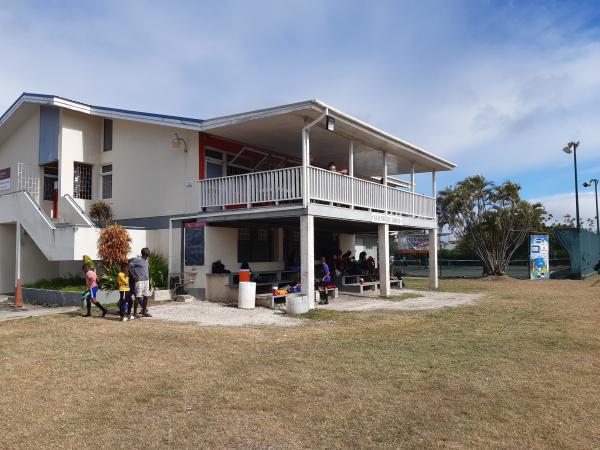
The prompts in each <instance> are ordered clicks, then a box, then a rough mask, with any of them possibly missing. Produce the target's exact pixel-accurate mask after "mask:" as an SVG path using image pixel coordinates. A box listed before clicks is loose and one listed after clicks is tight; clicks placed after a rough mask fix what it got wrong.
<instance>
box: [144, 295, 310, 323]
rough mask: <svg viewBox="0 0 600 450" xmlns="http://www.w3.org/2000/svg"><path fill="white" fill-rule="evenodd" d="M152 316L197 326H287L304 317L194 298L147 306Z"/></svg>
mask: <svg viewBox="0 0 600 450" xmlns="http://www.w3.org/2000/svg"><path fill="white" fill-rule="evenodd" d="M150 312H151V313H152V319H154V320H169V321H174V322H197V323H199V324H200V325H223V326H234V327H236V326H237V327H239V326H244V325H276V326H282V327H290V326H294V325H300V324H301V323H302V322H303V320H300V319H294V318H292V317H288V316H286V314H285V312H284V311H282V310H271V309H267V308H255V309H249V310H248V309H238V308H236V307H233V306H226V305H223V304H221V303H212V302H204V301H195V302H192V303H169V304H166V305H160V306H155V307H153V308H150Z"/></svg>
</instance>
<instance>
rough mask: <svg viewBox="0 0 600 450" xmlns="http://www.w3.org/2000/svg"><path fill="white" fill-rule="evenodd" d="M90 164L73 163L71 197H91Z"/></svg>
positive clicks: (85, 198) (84, 198)
mask: <svg viewBox="0 0 600 450" xmlns="http://www.w3.org/2000/svg"><path fill="white" fill-rule="evenodd" d="M92 167H93V166H92V165H91V164H84V163H79V162H76V163H74V164H73V197H74V198H81V199H83V200H91V199H92Z"/></svg>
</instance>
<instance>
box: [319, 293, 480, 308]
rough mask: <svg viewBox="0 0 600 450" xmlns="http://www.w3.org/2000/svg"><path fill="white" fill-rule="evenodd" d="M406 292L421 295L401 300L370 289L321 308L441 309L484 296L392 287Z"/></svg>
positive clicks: (345, 295) (396, 294)
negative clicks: (391, 299) (366, 292)
mask: <svg viewBox="0 0 600 450" xmlns="http://www.w3.org/2000/svg"><path fill="white" fill-rule="evenodd" d="M404 294H415V295H421V297H418V298H410V299H406V300H400V301H390V300H384V299H382V298H380V297H378V295H379V294H378V293H374V292H373V293H371V292H370V291H369V293H368V294H366V295H362V296H361V295H348V294H341V295H340V296H339V297H338V298H336V299H335V300H332V301H331V302H330V303H329V305H322V306H319V308H324V309H331V310H335V311H371V310H375V309H393V310H402V311H418V310H426V309H440V308H448V307H453V306H460V305H465V304H468V303H473V302H475V301H477V300H479V299H481V298H482V295H481V294H462V293H455V292H433V291H427V292H424V291H413V290H410V289H392V297H393V296H401V295H404Z"/></svg>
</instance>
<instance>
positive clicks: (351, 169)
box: [348, 140, 354, 177]
mask: <svg viewBox="0 0 600 450" xmlns="http://www.w3.org/2000/svg"><path fill="white" fill-rule="evenodd" d="M348 175H350V176H351V177H353V176H354V141H352V140H351V141H350V145H349V146H348Z"/></svg>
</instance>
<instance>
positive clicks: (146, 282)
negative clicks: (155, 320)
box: [130, 247, 152, 317]
mask: <svg viewBox="0 0 600 450" xmlns="http://www.w3.org/2000/svg"><path fill="white" fill-rule="evenodd" d="M149 256H150V250H149V249H148V248H147V247H144V248H143V249H142V256H141V257H139V258H134V259H133V261H131V263H130V267H131V276H132V277H133V278H134V279H135V294H136V298H137V301H138V303H139V304H140V305H141V306H142V316H143V317H152V315H151V314H150V313H149V312H148V297H150V273H149V268H148V257H149ZM134 308H135V305H134ZM135 309H136V311H137V308H135Z"/></svg>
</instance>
